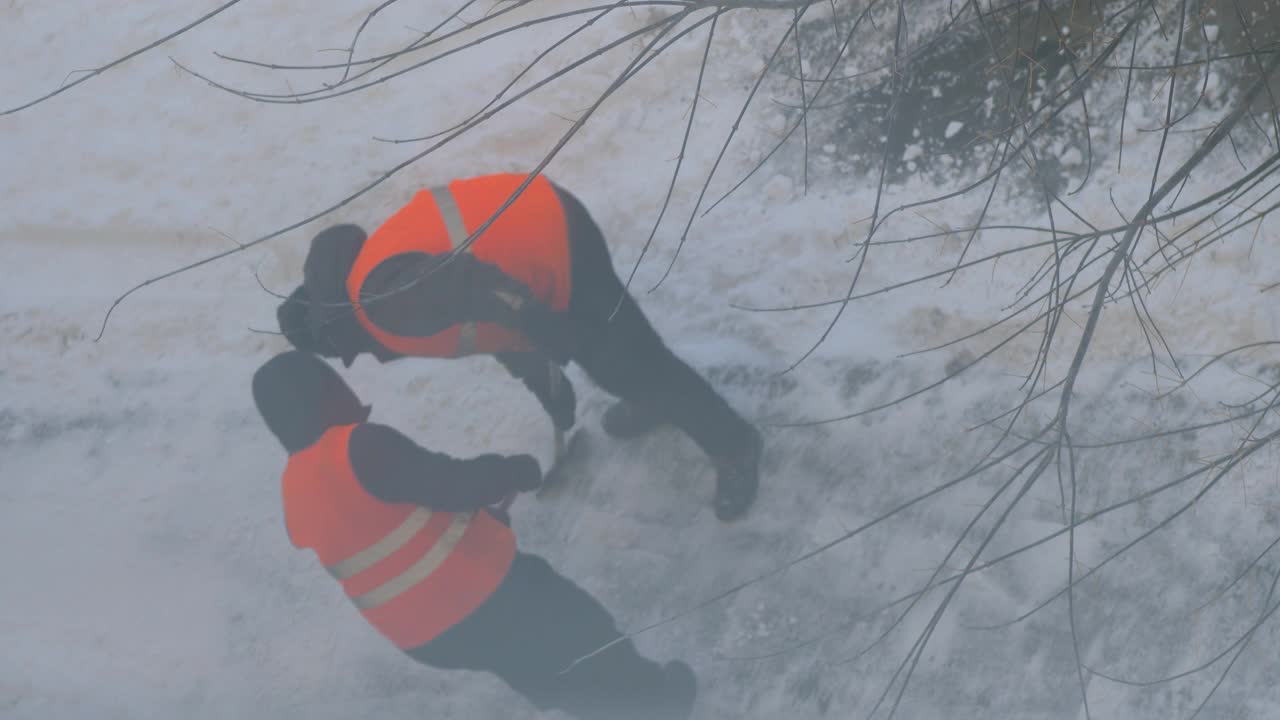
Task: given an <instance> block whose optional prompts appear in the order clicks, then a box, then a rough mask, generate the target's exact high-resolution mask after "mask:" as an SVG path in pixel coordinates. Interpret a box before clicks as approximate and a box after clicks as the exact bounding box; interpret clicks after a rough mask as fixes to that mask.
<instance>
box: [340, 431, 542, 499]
mask: <svg viewBox="0 0 1280 720" xmlns="http://www.w3.org/2000/svg"><path fill="white" fill-rule="evenodd" d="M350 454H351V467H352V469H353V470H354V471H355V474H356V479H357V480H359V482H360V485H361V486H362V487H363V488H364V489H365V491H367V492H368V493H369V494H370V495H372V496H374V497H376V498H378V499H379V500H381V501H383V502H388V503H413V504H414V505H421V506H423V507H428V508H431V509H432V510H439V511H441V512H461V511H466V510H476V509H478V508H481V507H483V506H485V505H492V504H494V503H496V502H498V501H499V500H501V499H502V498H504V497H506V496H507V495H508V494H510V493H512V492H518V491H521V490H532V489H534V488H536V487H537V486H538V485H539V484H540V483H541V482H542V471H541V469H540V468H539V467H538V462H537V461H536V460H534V459H533V458H532V457H531V456H529V455H516V456H510V457H508V456H504V455H494V454H488V455H480V456H479V457H475V458H471V459H468V460H459V459H457V458H452V457H450V456H448V455H445V454H443V453H436V452H431V451H430V450H426V449H425V448H423V447H421V446H419V445H418V444H417V443H415V442H414V441H412V440H410V439H409V438H407V437H405V436H404V435H403V434H401V433H400V432H399V431H397V430H395V429H393V428H390V427H387V426H386V425H378V424H374V423H365V424H362V425H358V426H356V428H355V429H354V430H352V431H351V443H350Z"/></svg>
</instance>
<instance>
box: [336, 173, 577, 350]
mask: <svg viewBox="0 0 1280 720" xmlns="http://www.w3.org/2000/svg"><path fill="white" fill-rule="evenodd" d="M526 177H528V176H527V175H523V174H518V173H506V174H497V175H486V176H482V177H475V178H469V179H465V180H455V181H453V182H451V183H449V185H448V187H434V188H430V189H428V190H423V191H420V192H418V193H417V194H416V195H414V197H413V199H412V200H411V201H409V204H408V205H405V206H404V207H403V208H401V209H400V210H399V211H397V212H396V213H395V214H394V215H392V216H391V217H390V218H389V219H388V220H387V221H386V222H385V223H383V224H382V226H381V227H379V228H378V229H377V230H375V231H374V233H373V234H372V235H370V236H369V238H368V239H367V240H366V241H365V243H364V246H363V247H362V248H361V250H360V255H359V256H358V257H357V258H356V261H355V264H354V266H353V267H352V269H351V273H350V275H348V276H347V294H348V296H349V298H350V300H351V302H352V304H353V305H354V306H355V312H356V317H357V318H359V320H360V324H361V325H363V326H364V327H365V329H366V330H368V331H369V334H370V335H372V336H373V337H374V338H375V339H376V340H377V341H378V342H380V343H382V345H383V346H385V347H386V348H387V349H389V350H392V351H393V352H396V353H399V354H401V355H415V356H429V357H460V356H463V355H473V354H477V353H484V354H489V353H495V352H520V351H528V350H532V349H533V346H532V344H531V343H530V342H529V341H528V339H527V338H525V337H524V335H523V334H521V333H519V332H516V331H514V330H511V329H508V328H504V327H502V326H499V325H495V324H492V323H464V324H460V325H454V326H451V327H449V328H446V329H445V330H442V331H440V332H438V333H436V334H434V335H428V336H426V337H405V336H401V335H395V334H392V333H389V332H387V331H385V330H383V329H381V328H379V327H378V326H377V325H375V324H374V323H373V322H372V321H371V320H370V319H369V317H368V315H367V314H366V313H365V312H364V310H363V308H361V307H360V288H361V287H362V286H363V285H364V281H365V279H366V278H368V277H369V273H371V272H372V271H373V269H374V268H375V267H377V266H378V265H379V264H380V263H381V262H383V261H384V260H386V259H388V258H390V257H391V256H393V255H397V254H400V253H406V252H424V253H429V254H434V255H441V254H445V253H448V252H450V251H451V250H452V249H453V248H455V247H458V246H459V245H461V244H462V243H463V242H465V241H466V239H467V237H469V236H470V234H471V233H473V232H475V231H476V230H477V229H479V228H480V226H481V225H483V224H484V223H485V222H486V221H488V220H489V218H490V217H491V216H493V214H494V213H495V212H496V211H497V210H498V208H500V207H502V204H503V203H505V202H506V201H507V199H508V198H509V197H511V195H512V193H514V192H515V191H516V189H517V188H518V187H519V186H520V184H521V183H523V182H524V180H525V178H526ZM469 251H470V252H471V253H472V254H473V255H475V256H476V258H478V259H480V260H483V261H485V262H489V263H493V264H494V265H497V266H498V267H499V268H500V269H501V270H502V271H503V272H505V273H506V274H508V275H510V276H511V277H513V278H515V279H517V280H520V281H521V282H523V283H524V284H525V285H527V286H528V287H529V289H530V290H531V291H532V293H533V296H534V297H535V298H537V299H538V300H541V301H542V302H544V303H547V304H548V305H550V306H551V308H552V309H554V310H559V311H563V310H566V309H568V307H569V280H570V278H569V233H568V225H567V221H566V220H565V214H564V208H563V207H562V206H561V204H560V199H559V197H558V196H557V195H556V192H555V188H554V187H552V185H551V182H550V181H548V180H547V179H546V177H544V176H542V175H538V176H537V177H535V178H534V180H533V182H531V183H530V184H529V186H528V187H527V188H525V189H524V191H523V192H522V193H521V194H520V196H519V197H518V198H516V200H515V202H513V203H512V204H511V206H510V207H508V208H507V209H506V210H504V211H503V212H502V214H501V215H499V216H498V218H497V219H496V220H494V221H493V223H491V224H490V225H489V227H488V228H486V229H485V231H484V232H483V233H481V234H480V235H479V236H478V237H477V238H476V240H475V242H474V243H472V245H471V246H470V248H469ZM424 282H431V280H430V278H428V279H426V280H425V281H424ZM429 310H430V309H429V308H424V309H423V311H424V312H429Z"/></svg>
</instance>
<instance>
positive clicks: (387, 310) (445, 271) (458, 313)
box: [360, 252, 550, 337]
mask: <svg viewBox="0 0 1280 720" xmlns="http://www.w3.org/2000/svg"><path fill="white" fill-rule="evenodd" d="M446 257H447V256H446V255H429V254H427V253H420V252H412V253H401V254H399V255H394V256H392V257H390V258H387V259H386V260H384V261H383V262H381V263H379V264H378V266H377V267H375V268H374V269H373V271H372V272H370V273H369V276H368V277H367V278H366V279H365V281H364V285H363V286H362V287H361V289H360V302H361V304H362V305H363V306H364V308H365V312H366V313H367V314H368V316H369V319H370V320H372V321H373V322H374V323H376V324H377V325H378V327H381V328H384V329H385V330H387V331H388V332H392V333H395V334H396V335H405V336H413V337H424V336H427V335H434V334H436V333H438V332H440V331H442V330H444V329H446V328H448V327H450V326H452V325H457V324H459V323H463V322H489V323H495V324H498V325H503V326H505V327H509V328H513V329H518V330H520V329H523V325H524V324H525V318H526V316H527V315H528V314H529V311H530V310H535V311H536V310H538V309H541V308H540V307H539V306H542V305H545V304H544V303H541V302H539V301H538V300H537V299H536V298H534V297H533V294H532V293H531V292H530V290H529V288H528V286H527V285H525V284H524V283H522V282H520V281H519V280H517V279H515V278H513V277H511V276H510V275H507V274H506V273H504V272H502V270H501V269H500V268H499V267H498V266H497V265H494V264H492V263H487V262H484V261H482V260H480V259H478V258H476V257H475V256H474V255H471V254H470V253H462V254H460V255H458V256H456V257H454V258H453V260H451V261H449V262H448V263H444V260H445V258H446ZM546 310H547V311H549V310H550V308H549V307H548V308H546Z"/></svg>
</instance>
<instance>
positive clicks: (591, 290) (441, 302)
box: [277, 174, 761, 521]
mask: <svg viewBox="0 0 1280 720" xmlns="http://www.w3.org/2000/svg"><path fill="white" fill-rule="evenodd" d="M526 177H527V176H525V175H522V174H499V175H488V176H483V177H475V178H470V179H465V180H455V181H454V182H452V183H450V184H449V185H448V187H437V188H431V189H428V190H423V191H420V192H418V193H417V194H416V195H415V196H414V197H413V199H412V200H411V201H410V202H409V203H408V204H407V205H405V206H404V207H403V208H401V209H400V210H399V211H397V212H396V213H395V214H394V215H392V216H391V217H390V218H389V219H388V220H387V221H386V222H385V223H383V224H382V225H381V226H380V227H379V228H377V229H376V230H375V231H374V233H373V234H372V235H371V236H368V237H366V234H365V232H364V230H363V229H361V228H360V227H358V226H355V225H337V226H334V227H330V228H327V229H325V230H324V231H322V232H320V233H319V234H318V235H317V236H316V237H315V238H314V239H313V240H312V243H311V249H310V252H309V254H308V255H307V259H306V263H305V266H304V281H303V284H302V285H301V286H300V287H299V288H298V289H297V290H295V291H294V292H293V294H292V295H291V296H290V297H289V298H288V299H287V300H286V301H285V302H284V303H283V304H282V305H281V307H280V309H279V311H278V313H277V315H278V316H279V320H280V326H281V331H282V332H283V333H284V334H285V335H286V336H287V337H288V338H289V340H290V342H292V343H293V345H294V346H295V347H297V348H299V349H302V350H308V351H311V352H315V353H318V354H321V355H324V356H326V357H337V358H341V359H342V361H343V362H344V363H345V364H346V365H348V366H350V364H351V362H352V361H353V360H354V359H355V357H356V356H358V355H359V354H361V353H366V352H367V353H371V354H372V355H374V357H376V358H377V359H378V360H379V361H381V362H388V361H390V360H394V359H396V358H399V357H403V356H420V357H446V358H449V357H461V356H465V355H472V354H477V353H484V354H493V355H494V356H495V357H496V358H497V360H498V361H499V362H501V363H502V364H503V365H504V366H505V367H506V368H507V370H508V371H509V372H510V373H511V374H512V375H514V376H515V377H517V378H519V379H520V380H521V381H523V382H524V384H525V385H526V387H528V388H529V389H530V390H531V391H532V392H533V393H534V395H536V396H537V397H538V399H539V401H540V402H541V403H542V405H543V407H544V408H545V409H546V410H547V412H548V414H550V415H551V417H552V420H553V422H554V423H555V425H556V427H557V429H558V430H560V431H563V430H566V429H568V428H569V427H571V426H572V425H573V423H574V403H575V399H574V394H573V389H572V387H571V386H570V384H569V382H568V379H567V378H565V377H564V373H563V371H562V370H561V366H563V365H565V364H567V363H568V362H569V361H570V360H573V361H575V362H577V363H578V365H579V366H581V367H582V369H583V370H584V371H585V372H586V373H587V375H588V376H589V377H590V378H591V379H592V380H593V381H595V382H596V383H597V384H598V385H600V386H601V387H602V388H604V389H605V390H606V391H608V392H609V393H611V394H613V395H614V396H616V397H618V398H619V399H620V401H619V402H618V403H616V404H615V405H613V406H612V407H610V408H609V410H608V411H607V412H606V413H605V416H604V428H605V431H606V432H608V433H609V434H610V435H612V436H614V437H635V436H638V435H641V434H643V433H645V432H648V431H649V430H651V429H652V428H654V427H657V426H658V425H659V424H662V423H664V422H666V423H671V424H674V425H676V426H677V427H679V428H680V429H681V430H683V431H684V432H685V433H686V434H687V435H688V436H689V437H690V438H692V439H693V441H694V442H695V443H696V444H697V445H698V446H699V447H700V448H701V449H702V450H703V452H705V453H706V454H707V455H708V456H709V457H710V458H711V460H712V462H713V464H714V465H715V467H716V470H717V480H716V493H715V501H714V506H715V512H716V516H717V517H718V518H720V519H721V520H723V521H729V520H733V519H735V518H737V517H739V516H740V515H742V514H743V513H744V512H745V511H746V510H747V508H748V507H749V506H750V505H751V503H752V502H753V501H754V500H755V497H756V492H757V487H758V484H759V462H760V453H761V439H760V434H759V432H758V431H757V430H756V428H755V427H753V426H752V425H751V424H750V423H749V422H747V421H746V420H744V419H743V418H742V417H741V416H740V415H739V414H738V413H737V412H735V411H734V409H733V408H731V407H730V406H729V404H728V403H727V402H726V401H725V400H724V399H723V398H722V397H721V396H720V395H719V394H718V393H716V391H715V390H714V389H712V387H711V386H710V385H709V384H708V383H707V382H706V380H704V379H703V378H702V377H701V376H699V375H698V373H697V372H696V371H694V370H693V369H692V368H691V367H689V366H688V365H687V364H685V363H684V362H683V361H681V360H680V359H679V358H677V357H676V356H675V355H674V354H673V353H672V352H671V351H670V350H669V349H668V348H667V347H666V345H665V344H664V343H663V342H662V339H661V338H660V337H659V336H658V333H657V332H656V331H655V330H654V329H653V327H652V326H651V325H650V324H649V321H648V320H647V319H646V318H645V316H644V313H643V312H641V310H640V307H639V305H637V304H636V302H635V300H634V299H633V298H632V297H631V296H630V295H629V294H628V293H627V291H626V288H625V286H624V285H623V283H622V281H621V280H620V279H619V278H618V275H617V273H616V272H615V271H614V269H613V264H612V260H611V258H610V255H609V249H608V246H607V245H606V244H605V240H604V236H603V235H602V234H601V232H600V229H599V228H598V227H597V226H596V224H595V222H594V221H593V220H592V219H591V217H590V215H588V214H587V211H586V209H585V208H584V207H583V206H582V203H581V202H579V200H578V199H577V198H576V197H574V196H573V195H572V194H571V193H569V192H568V191H566V190H564V189H563V188H561V187H559V186H557V185H554V184H553V183H551V182H550V181H549V180H547V179H546V177H544V176H541V175H539V176H536V177H535V179H534V180H533V182H532V183H531V184H530V185H529V186H528V187H527V188H526V189H525V190H524V191H523V192H522V193H521V194H520V195H519V196H518V197H517V198H516V200H515V201H514V202H513V203H511V205H510V206H509V207H507V208H506V209H505V210H504V211H503V212H502V213H501V214H500V215H499V216H498V217H497V219H496V220H494V221H493V222H492V224H490V225H489V226H488V227H487V228H486V229H485V231H484V232H482V233H481V234H480V235H479V236H478V237H477V238H476V240H475V241H474V242H473V243H472V244H471V245H470V247H469V249H468V252H465V253H459V254H458V255H457V256H455V257H453V258H452V259H449V260H448V261H447V262H444V260H445V259H446V257H447V255H448V253H450V252H451V250H452V249H453V248H455V247H458V246H460V245H461V244H462V243H463V242H464V241H465V240H466V239H467V237H469V235H470V234H471V233H473V232H476V231H477V230H478V229H479V228H480V227H481V226H482V225H484V223H485V222H487V221H488V220H489V218H490V217H491V216H493V214H494V213H495V212H496V211H497V210H498V209H499V208H500V207H502V205H503V204H504V203H505V202H506V201H507V199H508V198H509V197H510V196H511V195H512V193H514V192H515V190H516V189H517V188H518V187H519V185H520V184H521V183H522V182H523V181H524V180H525V179H526ZM615 311H616V312H615Z"/></svg>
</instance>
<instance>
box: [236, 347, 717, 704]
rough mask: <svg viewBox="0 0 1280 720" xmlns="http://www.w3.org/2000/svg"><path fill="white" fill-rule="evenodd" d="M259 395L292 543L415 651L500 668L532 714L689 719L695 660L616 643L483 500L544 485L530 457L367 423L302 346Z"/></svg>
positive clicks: (363, 410)
mask: <svg viewBox="0 0 1280 720" xmlns="http://www.w3.org/2000/svg"><path fill="white" fill-rule="evenodd" d="M253 397H254V401H255V402H256V404H257V407H258V411H259V412H260V413H261V414H262V417H263V420H264V421H265V422H266V425H267V427H268V428H269V429H270V430H271V432H272V433H274V434H275V436H276V438H278V439H279V441H280V443H281V444H282V445H283V446H284V449H285V450H286V451H287V452H288V453H289V461H288V464H287V465H286V466H285V471H284V476H283V479H282V481H281V484H282V490H283V498H284V514H285V526H286V529H287V532H288V535H289V538H290V540H291V541H292V543H293V544H294V545H295V546H296V547H298V548H310V549H311V550H313V551H314V552H315V555H316V557H317V559H318V560H319V561H320V562H321V563H322V564H323V565H324V567H325V569H326V570H328V572H329V574H330V575H332V576H333V577H334V579H335V580H337V581H338V583H340V584H341V586H342V589H343V591H344V593H345V594H346V595H347V596H348V597H349V598H350V600H351V602H352V604H354V605H355V606H356V608H358V609H359V611H360V613H361V614H362V615H363V616H364V618H365V619H366V620H367V621H368V622H369V623H370V624H371V625H372V626H373V627H374V628H376V629H377V631H378V632H380V633H381V634H382V635H383V636H384V637H386V639H387V640H389V641H391V642H392V643H393V644H395V645H396V646H397V647H398V648H400V649H401V650H403V651H405V652H406V653H407V654H408V655H409V656H410V657H412V658H414V659H415V660H417V661H419V662H421V663H424V664H426V665H430V666H433V667H436V668H443V669H467V670H484V671H488V672H491V673H493V674H495V675H497V676H498V677H499V678H501V679H502V680H503V681H505V682H506V683H507V684H508V685H509V686H510V687H511V688H512V689H514V690H516V691H517V692H519V693H521V694H522V695H524V696H525V697H526V698H527V699H528V700H529V701H530V702H532V703H533V704H534V705H535V706H537V707H538V708H539V709H541V710H547V709H551V708H555V709H560V710H563V711H565V712H567V713H569V714H570V715H573V716H574V717H578V718H583V719H587V718H599V719H600V720H604V719H605V718H609V719H610V720H612V719H613V718H653V719H654V720H658V719H662V720H667V719H680V720H683V719H684V718H687V717H688V714H689V712H690V708H691V706H692V704H693V700H694V697H695V695H696V685H697V684H696V680H695V678H694V675H693V672H692V671H691V670H690V669H689V666H688V665H686V664H685V663H683V662H679V661H675V662H669V663H667V664H666V665H665V666H664V665H659V664H658V663H656V662H653V661H651V660H648V659H646V658H644V657H642V656H641V655H640V654H639V653H638V652H637V651H636V648H635V645H634V643H632V642H631V641H630V640H620V633H619V632H618V630H617V627H616V626H615V625H614V621H613V618H612V617H611V616H610V614H609V612H608V611H607V610H606V609H605V608H604V607H603V606H601V605H600V603H599V602H597V601H596V600H595V598H593V597H591V596H590V595H589V594H587V592H586V591H584V590H583V589H582V588H580V587H578V586H577V585H575V584H574V583H573V582H571V581H570V580H568V579H567V578H565V577H563V576H561V575H560V574H559V573H557V572H556V571H555V570H553V569H552V568H551V566H550V565H549V564H548V563H547V562H546V561H545V560H543V559H542V558H540V557H538V556H536V555H530V554H527V553H522V552H520V551H519V550H518V549H517V548H516V541H515V536H514V535H513V534H512V531H511V529H510V528H509V527H508V526H507V525H506V524H505V523H504V522H501V521H500V520H499V519H498V516H496V515H495V514H493V513H491V512H490V511H489V510H488V509H487V506H490V505H492V504H494V503H496V502H497V501H499V500H500V499H501V498H502V497H504V496H505V495H507V494H508V493H511V492H521V491H527V490H532V489H535V488H537V487H538V486H539V485H540V484H541V481H542V475H541V470H540V469H539V467H538V463H537V461H536V460H534V459H533V458H532V457H530V456H528V455H517V456H514V457H503V456H499V455H492V454H491V455H481V456H479V457H476V458H471V459H467V460H460V459H455V458H452V457H449V456H448V455H444V454H441V453H436V452H431V451H430V450H426V449H424V448H422V447H420V446H419V445H418V444H416V443H415V442H413V441H412V440H410V439H409V438H407V437H405V436H404V435H402V434H400V433H399V432H397V431H396V430H394V429H392V428H390V427H388V426H386V425H379V424H375V423H371V422H369V413H370V411H371V408H370V407H368V406H365V405H362V404H361V403H360V400H359V399H358V398H357V397H356V395H355V394H354V393H353V392H352V391H351V388H349V387H348V386H347V385H346V383H344V382H343V381H342V378H341V377H339V376H338V374H337V373H336V372H335V371H334V370H333V369H332V368H331V367H329V365H327V364H326V363H325V362H324V361H322V360H320V359H319V358H317V357H316V356H315V355H312V354H309V353H303V352H299V351H289V352H285V353H282V354H280V355H277V356H276V357H274V358H272V359H271V360H269V361H267V363H266V364H264V365H263V366H262V367H261V368H259V370H258V371H257V372H256V373H255V374H254V377H253ZM615 641H616V644H613V645H610V643H613V642H615ZM606 646H608V647H607V648H606V649H605V650H603V651H601V652H599V653H598V654H595V655H591V654H592V653H593V652H595V651H597V650H599V649H600V648H602V647H606ZM588 655H591V656H590V657H587V658H586V659H584V660H581V661H580V662H577V663H576V664H575V661H577V660H579V659H580V658H583V657H584V656H588ZM566 669H567V670H566Z"/></svg>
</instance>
